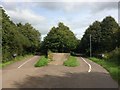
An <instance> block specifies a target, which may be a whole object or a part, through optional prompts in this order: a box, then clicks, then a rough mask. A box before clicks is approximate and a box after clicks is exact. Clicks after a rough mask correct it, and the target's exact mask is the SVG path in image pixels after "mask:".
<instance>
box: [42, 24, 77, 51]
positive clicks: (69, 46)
mask: <svg viewBox="0 0 120 90" xmlns="http://www.w3.org/2000/svg"><path fill="white" fill-rule="evenodd" d="M43 44H44V46H45V49H46V51H47V50H51V51H53V52H70V51H72V50H74V49H75V48H76V44H77V39H76V37H75V36H74V34H73V32H71V31H70V30H69V27H67V26H65V25H64V24H63V23H61V22H60V23H59V24H58V27H53V28H52V29H51V30H50V32H49V33H48V34H47V36H46V37H45V38H44V42H43Z"/></svg>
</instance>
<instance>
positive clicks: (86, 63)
mask: <svg viewBox="0 0 120 90" xmlns="http://www.w3.org/2000/svg"><path fill="white" fill-rule="evenodd" d="M81 59H82V60H83V61H84V62H85V63H86V64H87V65H88V66H89V70H88V72H91V69H92V68H91V65H90V64H89V63H88V62H87V61H86V60H85V59H83V58H82V57H81Z"/></svg>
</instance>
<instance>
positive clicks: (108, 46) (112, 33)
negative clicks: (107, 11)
mask: <svg viewBox="0 0 120 90" xmlns="http://www.w3.org/2000/svg"><path fill="white" fill-rule="evenodd" d="M118 28H119V25H118V24H117V22H116V21H115V19H114V18H113V17H111V16H108V17H106V18H105V19H103V21H102V22H101V32H102V49H103V50H104V51H108V52H109V51H111V50H113V49H115V48H116V46H117V45H116V44H117V43H116V42H117V40H116V38H117V37H116V33H117V32H118Z"/></svg>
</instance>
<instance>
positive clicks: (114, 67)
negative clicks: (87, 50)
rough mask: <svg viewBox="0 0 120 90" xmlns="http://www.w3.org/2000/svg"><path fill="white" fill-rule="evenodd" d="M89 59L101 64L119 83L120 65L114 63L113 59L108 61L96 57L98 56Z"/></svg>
mask: <svg viewBox="0 0 120 90" xmlns="http://www.w3.org/2000/svg"><path fill="white" fill-rule="evenodd" d="M90 60H92V61H94V62H96V63H98V64H100V65H101V66H103V67H104V68H105V69H106V70H107V71H108V72H109V73H110V75H111V76H112V78H113V79H115V80H116V81H118V83H119V84H120V77H119V76H120V66H119V65H118V64H117V63H115V62H114V61H112V62H110V61H108V60H104V59H98V58H94V57H92V58H90Z"/></svg>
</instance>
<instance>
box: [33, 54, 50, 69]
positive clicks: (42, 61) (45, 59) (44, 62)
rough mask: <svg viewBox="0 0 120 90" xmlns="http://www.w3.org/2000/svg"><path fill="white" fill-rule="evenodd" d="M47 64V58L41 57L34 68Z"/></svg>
mask: <svg viewBox="0 0 120 90" xmlns="http://www.w3.org/2000/svg"><path fill="white" fill-rule="evenodd" d="M48 62H49V60H48V58H46V57H45V56H42V57H41V58H40V59H39V60H38V61H37V63H36V64H35V67H42V66H46V65H48Z"/></svg>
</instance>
